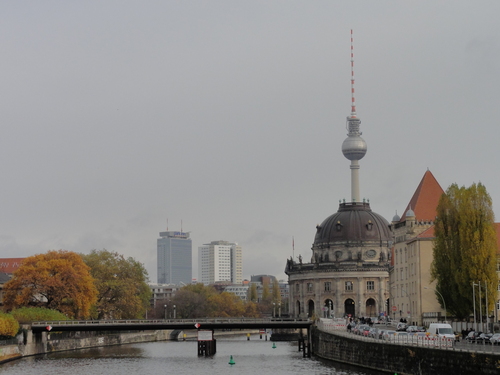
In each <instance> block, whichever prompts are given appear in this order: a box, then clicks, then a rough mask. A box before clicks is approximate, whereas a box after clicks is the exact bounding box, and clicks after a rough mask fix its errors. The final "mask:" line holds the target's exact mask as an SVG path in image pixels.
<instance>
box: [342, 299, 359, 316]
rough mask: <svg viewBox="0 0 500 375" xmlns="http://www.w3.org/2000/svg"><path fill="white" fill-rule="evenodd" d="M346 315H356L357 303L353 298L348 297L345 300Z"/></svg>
mask: <svg viewBox="0 0 500 375" xmlns="http://www.w3.org/2000/svg"><path fill="white" fill-rule="evenodd" d="M344 315H345V316H351V317H355V316H356V303H355V302H354V300H353V299H352V298H348V299H346V300H345V301H344Z"/></svg>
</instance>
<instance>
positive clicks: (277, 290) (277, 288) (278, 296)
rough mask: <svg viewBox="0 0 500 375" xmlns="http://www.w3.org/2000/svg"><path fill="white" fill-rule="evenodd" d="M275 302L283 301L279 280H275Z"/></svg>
mask: <svg viewBox="0 0 500 375" xmlns="http://www.w3.org/2000/svg"><path fill="white" fill-rule="evenodd" d="M272 291H273V302H275V303H279V302H281V292H280V285H279V282H278V280H276V279H275V280H274V282H273V289H272Z"/></svg>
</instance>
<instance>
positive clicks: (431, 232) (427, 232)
mask: <svg viewBox="0 0 500 375" xmlns="http://www.w3.org/2000/svg"><path fill="white" fill-rule="evenodd" d="M434 237H436V235H435V234H434V225H431V226H430V227H429V228H427V229H426V230H424V231H423V232H422V233H420V234H419V235H418V236H417V238H434Z"/></svg>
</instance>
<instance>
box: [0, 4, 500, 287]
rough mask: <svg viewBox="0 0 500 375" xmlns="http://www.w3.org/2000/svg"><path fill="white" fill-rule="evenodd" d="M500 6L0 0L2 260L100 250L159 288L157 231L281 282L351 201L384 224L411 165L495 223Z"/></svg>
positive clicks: (410, 181)
mask: <svg viewBox="0 0 500 375" xmlns="http://www.w3.org/2000/svg"><path fill="white" fill-rule="evenodd" d="M499 14H500V1H496V0H492V1H465V0H463V1H457V0H455V1H436V0H432V1H422V0H418V1H376V2H375V1H352V0H351V1H300V2H299V1H289V0H287V1H269V0H265V1H235V0H228V1H147V0H146V1H124V0H116V1H92V0H90V1H47V0H46V1H2V2H1V3H0V47H1V52H0V54H1V58H0V80H1V81H0V106H1V110H0V124H1V133H0V176H1V181H2V188H1V192H2V193H1V194H0V210H1V214H0V220H1V221H0V252H1V255H0V256H1V257H24V256H30V255H34V254H37V253H42V252H46V251H47V250H51V249H66V250H71V251H76V252H82V253H87V252H89V251H90V250H92V249H102V248H106V249H108V250H112V251H117V252H120V253H123V254H125V255H126V256H132V257H134V258H136V259H137V260H139V261H141V262H143V263H144V264H145V266H146V268H147V269H148V271H149V274H150V279H151V281H154V282H156V240H157V238H158V234H159V232H160V231H163V230H165V229H166V228H167V219H168V229H169V230H180V229H181V221H182V223H183V224H182V229H183V230H184V231H190V232H191V237H192V239H193V261H194V267H193V277H196V276H197V250H198V246H200V245H202V244H204V243H208V242H211V241H214V240H227V241H231V242H238V243H239V244H240V245H242V247H243V254H244V255H243V261H244V264H243V275H244V277H245V278H249V277H250V275H256V274H261V273H263V274H274V275H276V276H277V277H278V278H285V277H286V275H284V273H283V270H284V267H285V263H286V259H287V258H289V257H290V256H291V255H292V237H294V238H295V256H296V257H297V256H298V255H299V254H302V256H303V257H304V259H306V260H309V259H310V256H311V246H312V243H313V240H314V234H315V226H316V225H317V224H320V223H321V222H322V221H323V220H324V219H325V218H326V217H328V216H329V215H331V214H332V213H334V212H336V211H337V208H338V202H339V200H340V199H344V198H345V199H346V200H348V201H349V200H350V169H349V161H348V160H347V159H345V158H344V156H343V155H342V152H341V145H342V142H343V141H344V139H345V138H346V133H347V131H346V128H345V119H346V116H348V115H349V114H350V101H351V99H350V29H353V30H354V53H355V76H356V103H357V112H358V116H359V118H360V119H361V121H362V124H361V130H362V132H363V138H364V139H365V140H366V142H367V145H368V153H367V154H366V156H365V158H364V159H362V160H361V162H360V164H361V169H360V186H361V188H360V191H361V196H362V197H365V198H367V199H370V203H371V207H372V209H373V210H374V211H375V212H377V213H379V214H381V215H383V216H384V217H385V218H386V219H387V220H389V221H390V220H391V219H392V217H393V216H394V214H395V212H396V210H397V211H398V213H399V214H402V211H403V210H404V208H405V207H406V205H407V204H408V202H409V200H410V198H411V196H412V194H413V192H414V191H415V189H416V187H417V185H418V183H419V182H420V179H421V178H422V176H423V175H424V173H425V171H426V170H427V168H429V169H430V170H431V172H432V173H433V174H434V176H435V177H436V179H437V180H438V181H439V183H440V184H441V186H442V187H443V189H446V188H447V187H448V186H449V185H450V184H452V183H457V184H459V185H465V186H469V185H471V184H472V183H473V182H482V183H483V184H484V185H485V186H486V188H487V190H488V192H489V193H490V195H491V197H492V199H493V202H494V209H495V213H496V216H497V220H500V176H499V172H498V169H499V165H498V161H499V157H498V153H499V145H500V130H499V123H500V22H499Z"/></svg>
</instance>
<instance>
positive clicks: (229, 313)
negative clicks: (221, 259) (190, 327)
mask: <svg viewBox="0 0 500 375" xmlns="http://www.w3.org/2000/svg"><path fill="white" fill-rule="evenodd" d="M173 305H175V306H176V317H177V318H185V319H192V318H207V317H208V318H212V317H242V316H245V317H258V316H259V315H260V314H259V311H258V309H257V307H256V304H255V303H253V302H250V301H249V302H246V301H243V300H241V299H240V298H239V297H237V296H235V295H234V294H232V293H228V292H222V293H218V292H217V291H216V290H215V288H213V287H211V286H205V285H203V284H201V283H198V284H192V285H186V286H184V287H182V288H181V289H179V290H178V291H177V292H176V294H175V296H174V298H173V299H172V301H170V303H169V306H168V307H169V310H170V308H171V307H172V306H173Z"/></svg>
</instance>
